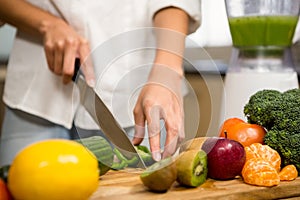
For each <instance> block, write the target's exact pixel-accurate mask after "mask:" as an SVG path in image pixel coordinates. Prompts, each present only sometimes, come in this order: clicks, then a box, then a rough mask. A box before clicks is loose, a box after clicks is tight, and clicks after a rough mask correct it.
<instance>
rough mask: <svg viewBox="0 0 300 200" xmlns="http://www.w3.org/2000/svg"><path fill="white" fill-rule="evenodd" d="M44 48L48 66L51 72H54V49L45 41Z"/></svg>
mask: <svg viewBox="0 0 300 200" xmlns="http://www.w3.org/2000/svg"><path fill="white" fill-rule="evenodd" d="M44 50H45V55H46V60H47V64H48V68H49V69H50V70H51V71H52V72H54V49H53V45H52V44H51V43H50V42H46V43H45V44H44Z"/></svg>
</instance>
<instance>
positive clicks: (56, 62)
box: [54, 41, 64, 75]
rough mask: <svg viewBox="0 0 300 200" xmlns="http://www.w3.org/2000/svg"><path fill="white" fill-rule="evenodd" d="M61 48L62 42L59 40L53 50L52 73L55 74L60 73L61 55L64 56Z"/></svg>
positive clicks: (62, 47) (62, 46) (61, 67)
mask: <svg viewBox="0 0 300 200" xmlns="http://www.w3.org/2000/svg"><path fill="white" fill-rule="evenodd" d="M63 49H64V42H63V41H59V42H58V43H57V45H56V46H55V52H54V73H55V74H57V75H62V69H63V57H64V55H63V53H64V51H63Z"/></svg>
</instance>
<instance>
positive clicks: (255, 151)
mask: <svg viewBox="0 0 300 200" xmlns="http://www.w3.org/2000/svg"><path fill="white" fill-rule="evenodd" d="M244 149H245V152H246V161H247V160H250V159H252V158H261V159H263V160H264V161H266V162H269V163H270V165H271V166H273V167H274V168H275V170H276V171H277V172H279V171H280V165H281V157H280V155H279V153H278V152H277V151H275V150H274V149H272V148H271V147H269V146H268V145H263V144H260V143H253V144H251V145H250V146H248V147H245V148H244Z"/></svg>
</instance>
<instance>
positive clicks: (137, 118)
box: [132, 103, 145, 145]
mask: <svg viewBox="0 0 300 200" xmlns="http://www.w3.org/2000/svg"><path fill="white" fill-rule="evenodd" d="M133 115H134V122H135V125H134V137H133V139H132V143H133V144H134V145H139V144H140V143H141V142H142V141H143V140H144V138H145V116H144V113H143V110H142V109H140V107H139V103H137V106H136V107H135V109H134V111H133Z"/></svg>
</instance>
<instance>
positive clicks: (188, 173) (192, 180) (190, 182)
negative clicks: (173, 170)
mask: <svg viewBox="0 0 300 200" xmlns="http://www.w3.org/2000/svg"><path fill="white" fill-rule="evenodd" d="M176 167H177V182H178V183H179V184H181V185H184V186H189V187H198V186H199V185H201V184H203V183H204V182H205V181H206V178H207V172H208V169H207V154H206V153H205V152H204V151H203V150H189V151H184V152H182V153H181V154H180V155H179V157H178V159H177V161H176Z"/></svg>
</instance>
